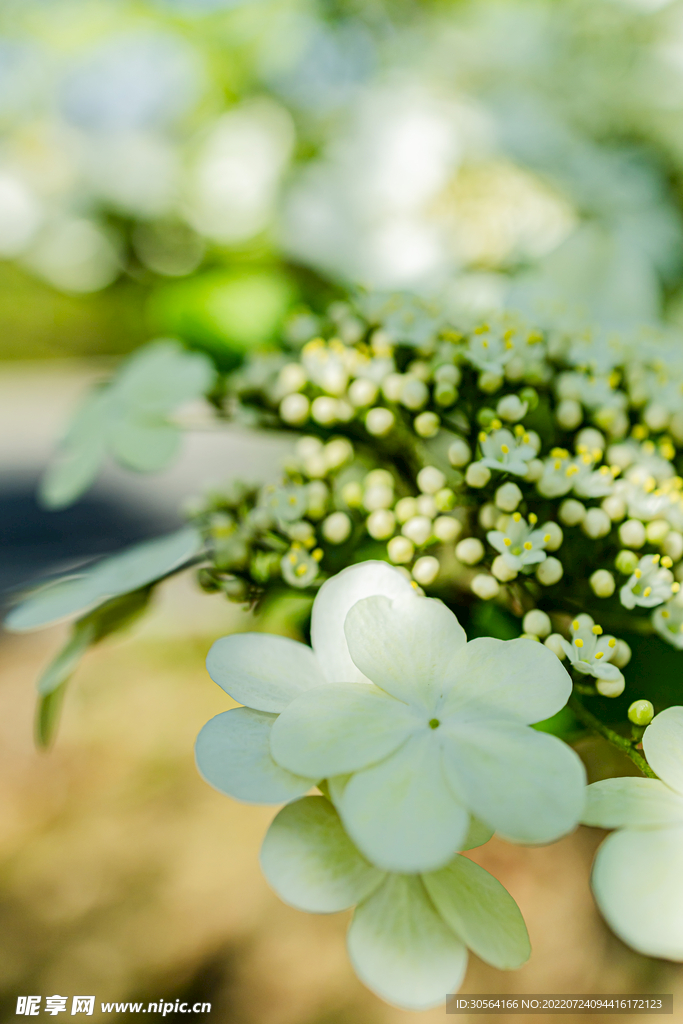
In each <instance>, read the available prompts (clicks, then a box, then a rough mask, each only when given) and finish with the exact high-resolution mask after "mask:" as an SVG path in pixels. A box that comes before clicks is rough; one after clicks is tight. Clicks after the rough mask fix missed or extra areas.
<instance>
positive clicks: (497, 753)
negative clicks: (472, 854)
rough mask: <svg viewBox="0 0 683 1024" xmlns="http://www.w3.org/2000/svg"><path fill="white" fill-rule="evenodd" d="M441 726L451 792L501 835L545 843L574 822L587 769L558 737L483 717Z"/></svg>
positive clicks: (560, 834) (567, 828) (525, 841)
mask: <svg viewBox="0 0 683 1024" xmlns="http://www.w3.org/2000/svg"><path fill="white" fill-rule="evenodd" d="M441 728H442V729H443V730H444V733H445V734H446V735H447V737H448V740H449V742H447V741H446V736H445V737H444V766H445V768H446V774H447V778H448V781H449V783H450V785H451V788H452V790H453V793H454V794H455V796H456V797H457V799H458V800H460V801H462V803H464V804H465V805H466V806H467V807H469V809H470V810H471V811H472V813H473V814H476V815H477V817H479V818H481V819H482V821H485V822H486V824H487V825H490V826H491V828H493V829H494V830H495V831H496V832H498V833H500V835H501V836H502V837H503V838H504V839H509V840H511V841H512V842H516V843H550V842H553V841H554V840H555V839H559V837H560V836H563V835H565V834H566V833H567V832H571V830H572V829H573V828H575V826H576V825H577V824H578V822H579V819H580V817H581V812H582V811H583V805H584V791H585V790H584V787H585V782H586V774H585V771H584V767H583V764H582V763H581V760H580V758H579V756H578V755H577V754H576V753H575V752H574V751H573V750H572V749H571V747H568V746H567V744H566V743H563V742H562V740H559V739H557V738H556V737H555V736H550V735H549V734H547V733H542V732H537V731H536V730H535V729H530V728H526V727H524V726H520V725H517V723H514V722H496V721H494V720H486V719H482V720H481V721H478V722H477V721H472V720H468V721H465V722H462V723H459V722H457V721H453V722H449V723H444V725H442V727H441Z"/></svg>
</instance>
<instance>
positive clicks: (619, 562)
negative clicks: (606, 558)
mask: <svg viewBox="0 0 683 1024" xmlns="http://www.w3.org/2000/svg"><path fill="white" fill-rule="evenodd" d="M638 561H639V559H638V555H636V553H635V552H634V551H627V550H625V549H624V550H622V551H620V552H619V554H618V555H617V557H616V558H615V559H614V565H615V566H616V568H617V569H618V570H619V572H620V573H623V574H624V576H630V575H631V574H632V573H634V572H635V571H636V569H637V568H638Z"/></svg>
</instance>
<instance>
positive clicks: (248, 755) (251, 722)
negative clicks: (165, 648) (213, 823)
mask: <svg viewBox="0 0 683 1024" xmlns="http://www.w3.org/2000/svg"><path fill="white" fill-rule="evenodd" d="M274 721H275V715H267V714H264V712H262V711H252V710H251V708H232V710H231V711H224V712H223V714H222V715H216V717H215V718H212V719H211V720H210V721H209V722H207V723H206V725H205V726H204V728H203V729H202V731H201V732H200V733H199V736H198V737H197V743H196V745H195V757H196V760H197V768H198V769H199V771H200V772H201V774H202V775H203V777H204V778H205V779H206V781H207V782H208V783H209V784H210V785H211V786H214V787H215V788H216V789H219V790H220V791H221V793H227V795H228V796H231V797H234V799H235V800H244V801H245V802H246V803H251V804H282V803H285V801H287V800H294V799H296V797H298V796H303V794H304V793H307V792H308V790H309V789H311V788H312V787H313V786H315V784H316V782H317V781H318V780H317V779H307V778H302V777H301V776H299V775H293V774H292V773H291V772H288V771H285V769H284V768H280V766H279V765H277V764H275V761H273V759H272V757H271V756H270V746H269V737H270V730H271V728H272V725H273V722H274Z"/></svg>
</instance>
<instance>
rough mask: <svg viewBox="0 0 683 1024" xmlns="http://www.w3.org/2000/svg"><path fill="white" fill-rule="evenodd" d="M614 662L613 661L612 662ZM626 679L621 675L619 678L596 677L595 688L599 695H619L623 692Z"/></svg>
mask: <svg viewBox="0 0 683 1024" xmlns="http://www.w3.org/2000/svg"><path fill="white" fill-rule="evenodd" d="M612 664H614V662H612ZM625 686H626V680H625V679H624V677H623V676H621V678H620V679H596V680H595V689H596V690H597V691H598V693H599V694H600V696H601V697H620V696H621V694H622V693H623V692H624V688H625Z"/></svg>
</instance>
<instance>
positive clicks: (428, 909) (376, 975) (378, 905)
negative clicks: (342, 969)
mask: <svg viewBox="0 0 683 1024" xmlns="http://www.w3.org/2000/svg"><path fill="white" fill-rule="evenodd" d="M348 949H349V957H350V959H351V963H352V964H353V967H354V970H355V971H356V974H357V975H358V977H359V978H360V979H361V981H363V982H365V984H366V985H367V986H368V988H370V989H372V991H373V992H376V993H377V995H378V996H381V998H382V999H385V1000H386V1001H387V1002H388V1003H392V1004H393V1005H394V1006H400V1007H402V1008H403V1009H406V1010H426V1009H429V1008H430V1007H432V1006H438V1005H440V1004H441V1003H443V1002H444V1001H445V998H446V995H447V993H449V992H454V991H456V990H457V989H458V988H459V987H460V985H461V984H462V980H463V977H464V975H465V969H466V967H467V950H466V949H465V946H464V945H463V944H462V942H460V940H459V939H457V938H456V936H455V935H454V934H453V932H452V931H451V930H450V929H449V928H448V927H447V926H446V924H445V923H444V922H443V921H442V919H441V918H440V917H439V915H438V914H437V912H436V910H435V909H434V906H433V904H432V902H431V900H430V899H429V897H428V895H427V893H426V891H425V888H424V886H423V884H422V882H421V880H420V879H419V878H416V877H409V876H408V877H407V876H402V875H392V876H390V877H389V878H387V880H386V881H385V882H384V884H383V885H382V886H381V887H380V888H379V889H378V890H377V892H375V893H374V894H373V895H372V896H370V898H369V899H368V900H366V901H365V903H362V904H361V905H360V906H359V907H358V909H357V910H356V913H355V914H354V918H353V921H352V923H351V927H350V929H349V934H348Z"/></svg>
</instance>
